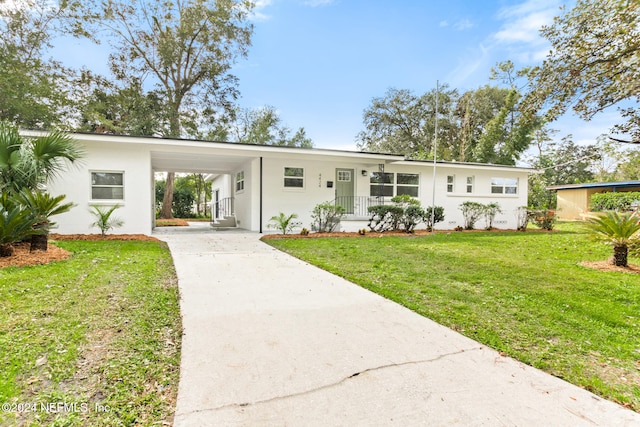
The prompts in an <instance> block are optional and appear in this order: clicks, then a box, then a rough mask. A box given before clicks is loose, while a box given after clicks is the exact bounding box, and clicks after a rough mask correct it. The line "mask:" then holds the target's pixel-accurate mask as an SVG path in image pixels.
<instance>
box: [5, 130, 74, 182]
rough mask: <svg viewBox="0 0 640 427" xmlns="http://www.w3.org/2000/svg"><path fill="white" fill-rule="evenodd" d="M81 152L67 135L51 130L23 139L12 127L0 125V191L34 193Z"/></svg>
mask: <svg viewBox="0 0 640 427" xmlns="http://www.w3.org/2000/svg"><path fill="white" fill-rule="evenodd" d="M83 155H84V151H83V150H82V149H81V148H80V147H79V146H78V144H77V143H76V142H75V141H74V140H73V139H72V138H71V137H69V136H68V135H66V134H64V133H62V132H58V131H54V132H51V133H49V134H47V135H44V136H41V137H38V138H34V139H26V138H23V137H22V136H21V135H20V134H19V133H18V129H17V128H16V127H15V126H12V125H10V124H8V123H6V122H0V190H7V191H10V192H13V193H17V192H19V191H20V190H22V189H24V188H26V189H31V190H35V189H37V188H38V187H39V186H41V185H43V184H45V183H46V182H47V181H49V180H51V179H54V178H55V177H57V176H58V175H59V174H60V173H61V172H62V170H63V169H64V167H65V166H66V165H65V161H66V162H70V163H73V162H76V161H78V160H79V159H81V158H82V156H83Z"/></svg>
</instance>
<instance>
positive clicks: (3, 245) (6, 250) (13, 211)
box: [0, 192, 43, 257]
mask: <svg viewBox="0 0 640 427" xmlns="http://www.w3.org/2000/svg"><path fill="white" fill-rule="evenodd" d="M37 222H38V218H37V216H36V215H35V214H34V213H33V212H31V211H30V210H29V209H26V208H25V206H23V205H21V204H19V203H18V201H17V200H15V199H14V198H13V197H11V196H9V194H8V193H7V192H2V195H0V257H7V256H11V255H13V243H16V242H19V241H21V240H23V239H26V238H27V237H30V236H33V235H35V234H39V233H42V232H43V231H42V229H38V228H36V227H34V226H35V225H36V223H37Z"/></svg>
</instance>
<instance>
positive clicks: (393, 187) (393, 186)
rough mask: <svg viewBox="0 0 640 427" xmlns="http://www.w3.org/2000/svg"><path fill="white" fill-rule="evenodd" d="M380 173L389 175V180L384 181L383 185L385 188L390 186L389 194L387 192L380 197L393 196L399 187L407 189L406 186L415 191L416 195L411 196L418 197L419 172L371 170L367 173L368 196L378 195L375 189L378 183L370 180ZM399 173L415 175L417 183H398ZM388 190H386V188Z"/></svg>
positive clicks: (396, 193)
mask: <svg viewBox="0 0 640 427" xmlns="http://www.w3.org/2000/svg"><path fill="white" fill-rule="evenodd" d="M380 173H384V174H385V175H386V176H389V175H390V176H391V179H390V181H391V182H385V183H384V187H385V189H387V188H390V189H391V194H390V195H389V194H387V195H383V196H382V197H389V198H390V197H393V196H397V195H398V190H399V189H408V188H415V189H416V190H417V191H416V193H417V194H416V195H415V196H413V195H412V196H411V197H415V198H418V197H420V174H419V173H409V172H372V173H371V174H370V175H369V196H370V197H378V191H377V187H378V186H379V185H380V184H379V183H377V182H372V180H373V179H374V177H375V176H376V175H377V174H380ZM399 175H415V176H416V178H417V179H418V183H417V184H399V183H398V176H399ZM387 191H388V190H387ZM402 194H407V193H404V192H403V193H402Z"/></svg>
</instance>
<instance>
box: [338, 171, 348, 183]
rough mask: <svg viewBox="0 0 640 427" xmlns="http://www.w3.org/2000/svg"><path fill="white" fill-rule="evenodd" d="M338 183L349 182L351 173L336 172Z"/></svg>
mask: <svg viewBox="0 0 640 427" xmlns="http://www.w3.org/2000/svg"><path fill="white" fill-rule="evenodd" d="M338 182H351V171H343V170H339V171H338Z"/></svg>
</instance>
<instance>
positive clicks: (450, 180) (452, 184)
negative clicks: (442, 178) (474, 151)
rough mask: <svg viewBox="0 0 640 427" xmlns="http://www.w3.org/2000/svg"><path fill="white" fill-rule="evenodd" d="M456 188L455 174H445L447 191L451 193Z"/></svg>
mask: <svg viewBox="0 0 640 427" xmlns="http://www.w3.org/2000/svg"><path fill="white" fill-rule="evenodd" d="M455 190H456V176H455V175H447V193H453V192H455Z"/></svg>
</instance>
